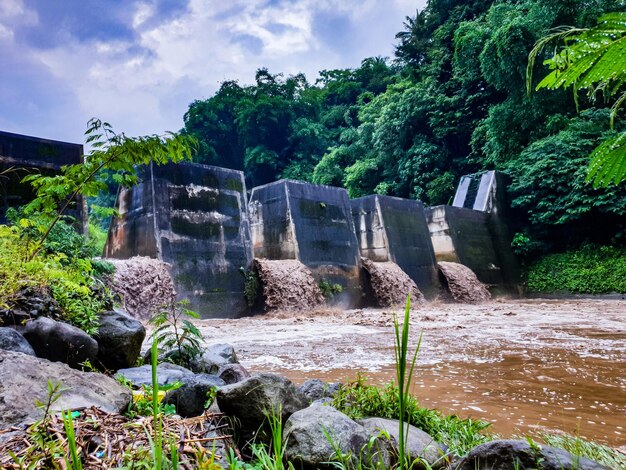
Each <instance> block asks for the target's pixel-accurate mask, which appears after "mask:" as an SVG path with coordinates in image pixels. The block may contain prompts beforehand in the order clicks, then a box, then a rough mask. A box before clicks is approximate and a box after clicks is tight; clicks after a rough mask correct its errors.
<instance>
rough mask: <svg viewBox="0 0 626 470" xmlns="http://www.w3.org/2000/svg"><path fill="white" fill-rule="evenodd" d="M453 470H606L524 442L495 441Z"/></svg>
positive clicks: (582, 460)
mask: <svg viewBox="0 0 626 470" xmlns="http://www.w3.org/2000/svg"><path fill="white" fill-rule="evenodd" d="M453 468H454V469H455V470H475V469H477V468H478V469H490V470H518V469H523V470H526V469H528V470H530V469H537V470H608V469H607V468H606V467H604V466H602V465H600V464H598V463H596V462H593V461H591V460H589V459H586V458H584V457H575V456H573V455H572V454H570V453H569V452H566V451H564V450H562V449H555V448H554V447H549V446H537V448H534V447H531V446H530V445H529V444H528V442H526V441H514V440H497V441H491V442H487V443H485V444H481V445H479V446H478V447H475V448H474V449H472V450H471V451H470V452H469V454H467V455H466V456H465V457H463V458H462V459H461V460H460V461H459V462H458V463H456V464H455V465H453Z"/></svg>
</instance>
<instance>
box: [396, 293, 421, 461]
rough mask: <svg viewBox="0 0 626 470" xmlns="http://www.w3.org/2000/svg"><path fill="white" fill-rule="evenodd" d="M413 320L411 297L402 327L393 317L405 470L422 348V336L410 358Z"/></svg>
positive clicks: (400, 440) (400, 450) (400, 446)
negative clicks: (415, 375)
mask: <svg viewBox="0 0 626 470" xmlns="http://www.w3.org/2000/svg"><path fill="white" fill-rule="evenodd" d="M410 318H411V296H410V295H409V296H407V298H406V306H405V309H404V319H403V322H402V326H400V323H399V322H398V317H397V315H396V314H395V312H394V315H393V329H394V333H395V337H394V340H395V341H394V351H395V364H396V379H397V381H398V387H397V392H398V419H399V420H400V422H399V426H398V468H399V469H400V470H404V469H405V468H410V463H409V462H406V460H405V459H406V454H405V447H406V443H407V440H408V434H407V435H405V425H404V423H405V421H408V419H407V418H408V413H407V411H408V404H409V401H410V399H411V394H410V393H409V389H410V387H411V379H412V378H413V370H414V368H415V361H416V359H417V354H418V353H419V350H420V346H421V344H422V335H421V334H420V339H419V341H418V343H417V347H416V348H415V352H414V353H413V357H412V358H411V357H410V356H409V329H410V322H409V321H410Z"/></svg>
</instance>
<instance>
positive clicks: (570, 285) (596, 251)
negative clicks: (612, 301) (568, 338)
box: [526, 245, 626, 294]
mask: <svg viewBox="0 0 626 470" xmlns="http://www.w3.org/2000/svg"><path fill="white" fill-rule="evenodd" d="M526 280H527V285H528V289H529V290H530V291H533V292H570V293H579V294H606V293H611V292H617V293H621V294H623V293H626V248H616V247H610V246H601V247H599V246H594V245H586V246H583V247H582V248H580V249H579V250H576V251H568V252H566V253H555V254H551V255H547V256H545V257H543V258H541V259H539V260H538V261H536V262H535V263H533V264H531V265H530V266H529V267H528V270H527V272H526Z"/></svg>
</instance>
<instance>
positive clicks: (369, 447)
mask: <svg viewBox="0 0 626 470" xmlns="http://www.w3.org/2000/svg"><path fill="white" fill-rule="evenodd" d="M322 431H323V433H324V436H325V437H326V440H327V441H328V443H329V444H330V446H331V447H332V449H333V455H332V456H331V461H330V462H328V463H329V464H332V465H333V466H334V467H335V468H337V469H338V470H352V469H354V470H370V469H371V470H383V469H384V468H385V466H384V461H383V460H382V459H381V458H379V457H380V452H381V448H380V443H381V439H387V440H389V435H388V434H387V433H385V432H383V431H381V432H380V433H378V434H376V435H373V436H371V437H370V439H369V440H368V441H367V443H366V444H365V445H363V447H362V448H361V449H360V451H359V455H358V456H357V457H355V456H354V455H353V453H352V451H349V452H343V450H342V449H341V446H340V445H339V443H338V439H337V438H336V436H335V435H334V434H332V433H331V432H330V431H328V429H326V428H325V427H323V428H322Z"/></svg>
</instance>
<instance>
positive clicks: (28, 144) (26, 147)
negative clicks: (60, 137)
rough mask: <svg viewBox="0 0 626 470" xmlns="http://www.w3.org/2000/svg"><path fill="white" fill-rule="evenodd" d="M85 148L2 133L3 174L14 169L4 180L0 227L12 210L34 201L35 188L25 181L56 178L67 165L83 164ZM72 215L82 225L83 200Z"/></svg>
mask: <svg viewBox="0 0 626 470" xmlns="http://www.w3.org/2000/svg"><path fill="white" fill-rule="evenodd" d="M82 158H83V146H82V145H80V144H71V143H68V142H59V141H56V140H49V139H40V138H37V137H31V136H27V135H21V134H13V133H10V132H3V131H0V172H3V171H5V170H9V169H11V171H8V172H7V173H5V174H3V175H2V176H0V223H4V222H5V219H4V215H5V214H6V211H7V209H8V208H10V207H17V206H21V205H24V204H26V203H28V202H30V201H31V200H32V199H33V198H34V196H35V195H34V193H33V191H32V188H31V187H30V185H29V184H27V183H21V180H22V178H24V177H25V176H26V175H28V174H32V173H43V174H47V175H54V174H56V173H58V172H59V171H60V170H61V166H63V165H73V164H76V163H80V162H81V161H82ZM71 209H72V210H71V211H69V212H68V215H71V216H73V217H75V218H76V219H77V220H79V221H81V223H82V199H80V200H77V204H76V205H75V207H72V208H71Z"/></svg>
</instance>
